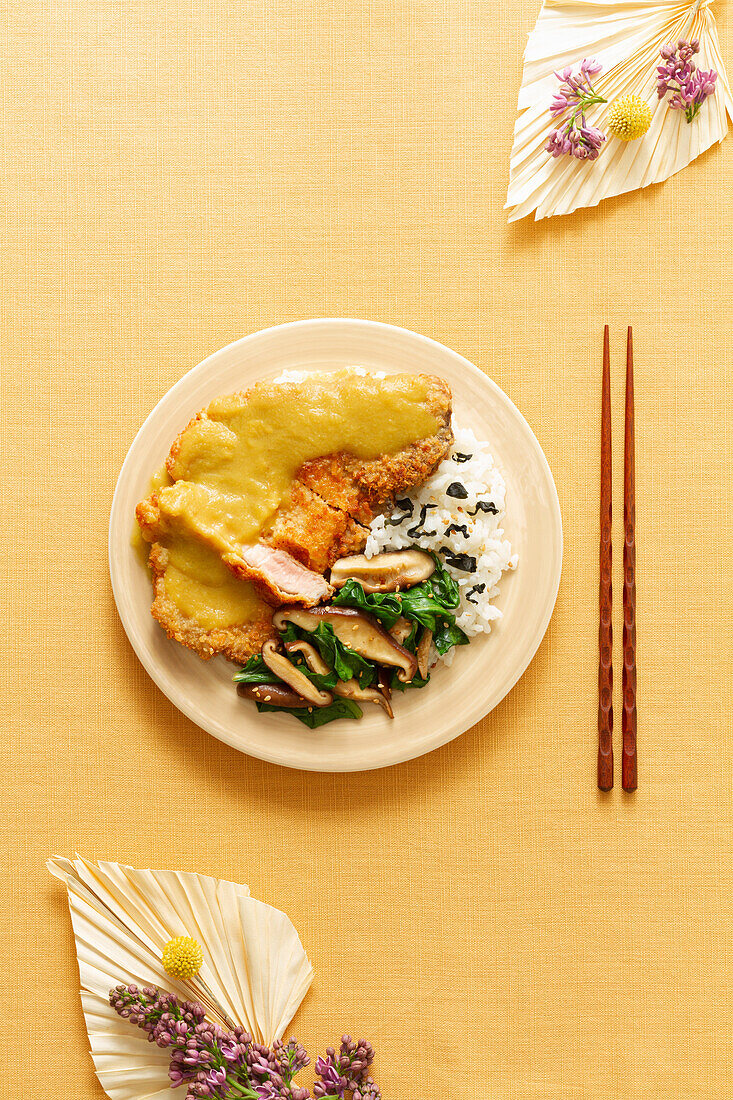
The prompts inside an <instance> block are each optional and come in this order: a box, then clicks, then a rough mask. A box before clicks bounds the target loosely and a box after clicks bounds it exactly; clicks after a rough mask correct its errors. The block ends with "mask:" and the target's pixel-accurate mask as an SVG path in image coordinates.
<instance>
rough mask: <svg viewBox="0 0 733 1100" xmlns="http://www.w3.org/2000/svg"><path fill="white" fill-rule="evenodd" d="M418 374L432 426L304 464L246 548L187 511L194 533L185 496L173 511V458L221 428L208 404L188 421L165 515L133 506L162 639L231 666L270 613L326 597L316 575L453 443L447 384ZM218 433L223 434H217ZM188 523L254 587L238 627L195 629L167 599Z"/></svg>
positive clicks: (176, 447)
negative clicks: (397, 444) (370, 450)
mask: <svg viewBox="0 0 733 1100" xmlns="http://www.w3.org/2000/svg"><path fill="white" fill-rule="evenodd" d="M417 377H418V378H419V379H420V381H421V383H422V384H423V385H424V387H425V398H424V401H422V402H421V403H422V407H423V408H424V409H427V411H429V413H430V414H432V418H434V421H435V424H436V430H435V431H434V432H433V433H432V434H430V435H426V436H425V437H423V438H420V439H418V440H417V441H416V442H413V443H410V444H408V445H407V446H405V447H402V448H401V449H399V450H396V451H395V452H393V453H386V454H382V455H380V456H378V457H376V458H371V459H360V458H357V457H356V456H355V455H353V454H350V453H348V452H346V451H339V452H336V453H333V454H326V455H322V456H318V457H315V458H313V459H309V460H308V461H306V462H304V463H303V464H302V465H301V467H300V468H299V469H298V470H297V471H296V473H295V478H294V480H293V481H292V482H291V484H290V487H289V489H288V491H287V492H286V494H285V496H284V497H283V499H282V501H281V503H280V505H279V507H278V508H277V510H276V512H275V514H274V516H272V518H271V519H270V520H269V521H268V522H267V523H265V524H264V526H263V527H262V528H261V534H260V536H259V539H258V541H256V542H255V543H253V544H246V545H244V544H242V542H241V541H240V542H233V541H231V540H229V541H227V538H226V537H225V536H226V530H225V526H220V528H217V529H213V530H210V529H208V528H206V525H205V524H199V522H198V519H197V517H196V516H195V515H194V520H195V522H194V525H193V527H192V526H191V512H190V509H191V505H190V496H189V497H188V498H187V509H188V511H186V510H184V509H181V512H180V513H177V512H176V486H177V485H180V487H181V488H182V489H183V488H185V487H189V488H190V483H189V482H188V481H187V480H186V479H185V471H186V462H185V461H184V460H182V457H181V456H182V452H184V450H185V448H186V446H187V441H188V433H189V432H191V431H193V432H194V433H195V432H197V431H199V430H200V429H201V427H203V428H204V429H205V431H206V432H213V433H216V432H217V431H218V430H219V429H218V427H217V421H216V419H215V418H213V419H212V417H211V416H210V410H211V407H209V409H207V410H203V411H202V412H200V413H198V414H197V416H196V417H194V418H193V420H192V421H191V422H190V423H189V424H188V425H187V427H186V428H185V429H184V430H183V431H182V432H181V433H180V434H179V436H178V437H177V439H176V440H175V442H174V443H173V446H172V447H171V450H170V453H169V455H168V458H167V460H166V468H167V471H168V474H169V476H170V477H171V480H172V482H173V485H172V486H170V487H167V488H165V489H163V490H162V491H161V493H162V494H165V496H164V499H165V512H164V511H163V509H162V507H161V503H162V501H161V493H158V492H154V493H152V494H151V496H150V497H148V498H147V499H146V500H143V501H141V503H140V504H139V505H138V507H137V510H136V514H137V519H138V523H139V525H140V529H141V531H142V533H143V536H144V538H145V539H146V540H147V541H148V542H150V543H151V549H150V559H149V561H150V568H151V571H152V575H153V587H154V596H155V598H154V601H153V606H152V613H153V615H154V617H155V618H156V619H157V621H158V622H159V623H160V625H161V626H162V627H163V628H164V629H165V630H166V632H167V633H168V635H169V637H171V638H174V639H175V640H176V641H178V642H180V643H181V644H182V645H185V646H187V647H188V648H189V649H192V650H194V651H195V652H196V653H198V654H199V656H201V657H203V658H204V659H208V658H209V657H211V656H213V655H214V654H215V653H221V654H223V655H224V656H226V657H228V658H229V659H230V660H233V661H239V662H244V661H246V660H247V658H248V657H250V656H251V655H252V654H254V653H256V652H258V651H259V649H260V648H261V645H262V642H263V641H264V640H265V639H266V638H267V637H268V636H270V634H271V633H272V622H271V619H272V612H271V611H270V610H269V608H272V607H277V606H280V605H282V604H286V603H287V604H301V605H302V606H306V607H307V606H312V605H314V604H317V603H319V602H322V601H323V600H325V599H327V598H328V597H329V596H330V595H331V592H332V589H331V587H330V585H329V584H328V582H327V580H326V579H325V578H324V574H325V573H326V572H327V571H328V570H329V569H330V567H331V566H332V565H333V563H334V562H335V561H336V560H338V559H339V558H341V557H346V556H348V555H351V554H357V553H359V552H360V551H362V550H363V548H364V545H365V543H366V539H367V535H368V524H369V522H370V521H371V519H372V518H373V517H374V516H375V515H376V514H377V513H378V512H379V511H380V510H381V509H383V508H385V507H387V506H389V504H390V502H391V500H392V499H393V498H394V497H395V496H398V495H400V494H403V493H406V492H409V491H410V490H411V489H413V488H414V487H415V486H417V485H420V484H421V483H422V482H423V481H425V480H426V478H428V477H429V476H430V474H431V473H432V472H433V470H434V469H435V467H436V466H437V465H438V464H439V463H440V462H441V461H442V459H443V458H444V457H445V455H446V454H447V452H448V450H449V448H450V445H451V443H452V442H453V433H452V430H451V392H450V389H449V387H448V386H447V384H446V383H445V382H443V380H442V379H440V378H434V377H432V376H428V375H420V376H417ZM262 385H263V384H261V386H262ZM253 392H254V391H248V392H247V393H245V394H240V395H234V397H233V398H232V400H235V399H238V400H239V401H240V402H242V403H245V402H246V401H247V400H248V398H249V395H250V393H253ZM260 392H261V390H260ZM221 431H222V437H224V435H225V429H224V428H222V429H221ZM179 479H180V480H179ZM195 488H196V489H197V491H198V492H200V493H201V494H202V498H201V499H202V500H205V494H206V493H210V492H212V491H215V490H211V489H209V488H207V487H206V485H201V486H195ZM195 499H198V498H195ZM186 523H188V524H189V526H188V527H187V528H185V530H184V537H185V538H194V539H199V540H203V542H204V544H205V545H206V548H207V553H209V552H210V553H212V554H214V555H216V556H217V559H218V561H220V562H221V564H222V565H223V566H225V567H226V570H228V571H229V574H230V575H231V576H232V578H233V583H234V584H235V585H236V583H237V582H241V583H243V584H248V585H251V586H252V587H253V588H254V590H255V592H256V593H257V596H258V597H259V598H260V601H262V602H261V603H259V605H258V607H257V610H256V613H255V615H254V618H246V617H245V618H243V620H242V622H241V623H240V622H234V623H233V624H232V623H229V624H228V625H220V626H213V627H212V626H211V625H210V624H207V625H202V624H201V623H200V622H198V621H197V620H196V618H195V615H192V614H187V613H186V612H185V611H183V610H182V609H181V606H180V605H179V603H177V602H176V601H175V599H173V598H172V592H173V584H172V574H170V575H169V569H171V568H172V567H171V555H170V553H169V548H170V546H171V544H172V539H174V538H176V537H178V534H177V532H178V525H179V524H184V525H185V524H186ZM222 531H224V534H223V535H222ZM167 578H168V580H169V582H170V583H168V584H167ZM235 602H236V601H235Z"/></svg>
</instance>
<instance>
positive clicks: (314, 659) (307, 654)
mask: <svg viewBox="0 0 733 1100" xmlns="http://www.w3.org/2000/svg"><path fill="white" fill-rule="evenodd" d="M285 649H286V651H287V652H288V653H300V654H302V656H303V660H304V661H305V663H306V664H307V665H308V668H309V669H310V670H311V672H317V673H318V675H319V676H328V674H329V672H330V671H331V669H330V668H329V667H328V665H327V664H326V662H325V661H324V660H323V657H321V655H320V653H319V652H318V650H317V649H316V647H315V646H314V645H311V643H310V642H286V643H285Z"/></svg>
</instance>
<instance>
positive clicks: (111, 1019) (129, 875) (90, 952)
mask: <svg viewBox="0 0 733 1100" xmlns="http://www.w3.org/2000/svg"><path fill="white" fill-rule="evenodd" d="M48 869H49V871H50V872H51V874H53V875H55V876H56V877H57V878H60V879H61V880H62V881H63V882H65V884H66V887H67V890H68V897H69V909H70V912H71V920H72V924H73V928H74V935H75V938H76V949H77V957H78V961H79V975H80V978H81V986H82V1006H83V1009H84V1017H85V1020H86V1025H87V1031H88V1033H89V1040H90V1044H91V1050H92V1057H93V1058H94V1064H95V1068H96V1070H97V1076H98V1077H99V1080H100V1082H101V1084H102V1087H103V1088H104V1090H105V1092H106V1093H107V1095H108V1096H110V1097H112V1098H113V1100H152V1098H156V1100H160V1098H162V1096H163V1094H164V1093H165V1094H169V1092H170V1082H169V1080H168V1064H169V1052H168V1051H165V1050H159V1049H158V1048H157V1047H156V1046H154V1045H153V1044H151V1043H148V1042H147V1040H146V1038H145V1036H144V1035H143V1034H142V1033H141V1032H140V1031H138V1030H137V1029H135V1028H134V1027H133V1026H132V1025H131V1024H129V1023H128V1022H127V1021H126V1020H122V1019H120V1017H118V1016H117V1014H116V1013H115V1011H114V1009H112V1008H111V1007H110V1005H109V1002H108V995H109V991H110V989H111V988H112V987H113V986H115V985H120V984H125V985H128V984H130V983H136V984H138V985H155V986H159V987H160V988H162V989H166V990H168V991H169V992H172V993H176V994H178V995H179V996H180V997H181V998H182V999H184V1000H193V999H198V1000H201V1001H202V1003H204V1004H206V1005H207V1008H210V1009H211V1011H210V1012H209V1015H210V1016H211V1017H212V1018H214V1019H217V1017H218V1022H220V1023H222V1024H224V1025H226V1023H227V1022H228V1021H231V1022H233V1023H235V1024H238V1025H240V1026H241V1027H243V1028H245V1029H246V1030H247V1031H249V1032H250V1034H251V1035H252V1036H253V1038H254V1039H255V1040H256V1041H257V1042H260V1043H268V1044H269V1043H272V1042H273V1040H275V1039H278V1038H281V1037H282V1035H283V1033H284V1031H285V1028H286V1027H287V1026H288V1024H289V1023H290V1021H291V1019H292V1018H293V1016H294V1015H295V1012H296V1011H297V1009H298V1007H299V1005H300V1004H301V1002H302V1000H303V998H304V996H305V994H306V992H307V990H308V987H309V986H310V983H311V981H312V980H313V968H312V967H311V964H310V962H309V961H308V958H307V956H306V954H305V951H304V950H303V946H302V944H301V942H300V939H299V937H298V933H297V932H296V930H295V928H294V927H293V925H292V923H291V922H290V920H289V919H288V917H287V916H286V915H285V914H284V913H281V912H280V911H279V910H277V909H274V908H273V907H272V906H270V905H265V904H264V903H263V902H260V901H255V899H254V898H251V897H250V896H249V889H248V887H246V886H242V885H240V884H238V883H235V882H227V881H225V880H223V879H215V878H210V877H209V876H206V875H199V874H189V873H182V872H176V871H150V870H145V871H140V870H135V869H134V868H132V867H125V866H124V865H122V864H119V863H99V864H94V863H89V862H87V861H86V860H83V859H79V858H77V859H75V860H68V859H62V858H56V859H53V860H50V861H49V863H48ZM182 935H186V936H193V937H194V939H196V940H198V942H199V943H200V944H201V946H202V948H203V951H204V963H203V966H202V967H201V971H200V975H199V978H198V979H194V981H193V982H191V983H186V982H178V981H176V980H175V979H173V978H171V977H170V975H168V974H166V973H165V971H164V970H163V966H162V963H161V956H162V952H163V947H164V946H165V944H166V943H167V942H168V940H170V939H172V938H173V937H175V936H182Z"/></svg>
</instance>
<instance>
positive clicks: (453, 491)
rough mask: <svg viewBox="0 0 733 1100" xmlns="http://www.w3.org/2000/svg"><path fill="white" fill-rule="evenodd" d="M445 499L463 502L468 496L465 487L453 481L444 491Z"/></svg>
mask: <svg viewBox="0 0 733 1100" xmlns="http://www.w3.org/2000/svg"><path fill="white" fill-rule="evenodd" d="M445 495H446V496H447V497H455V498H456V500H465V499H466V497H467V496H468V489H467V488H466V486H465V485H461V483H460V481H453V482H451V484H450V485H449V486H448V488H447V489H446V491H445Z"/></svg>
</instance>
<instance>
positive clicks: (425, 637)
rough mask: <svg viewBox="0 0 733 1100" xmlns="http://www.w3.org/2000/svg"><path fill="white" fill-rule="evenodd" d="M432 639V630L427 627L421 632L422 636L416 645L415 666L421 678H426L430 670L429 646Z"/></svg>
mask: <svg viewBox="0 0 733 1100" xmlns="http://www.w3.org/2000/svg"><path fill="white" fill-rule="evenodd" d="M432 641H433V632H432V630H429V629H428V627H425V629H424V630H423V632H422V637H421V638H420V641H419V642H418V646H417V667H418V671H419V673H420V676H421V677H422V679H423V680H427V678H428V672H429V671H430V667H429V662H430V646H431V644H432Z"/></svg>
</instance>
